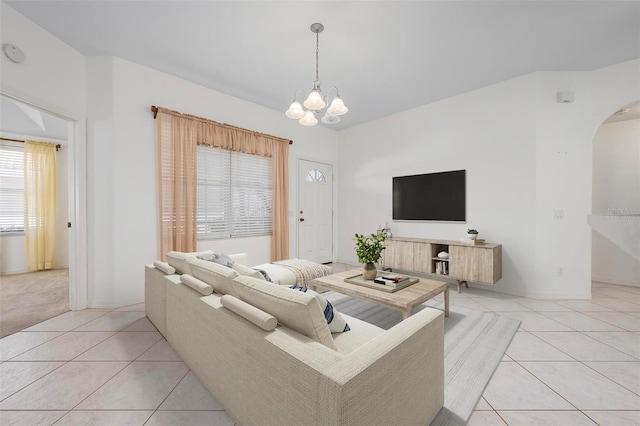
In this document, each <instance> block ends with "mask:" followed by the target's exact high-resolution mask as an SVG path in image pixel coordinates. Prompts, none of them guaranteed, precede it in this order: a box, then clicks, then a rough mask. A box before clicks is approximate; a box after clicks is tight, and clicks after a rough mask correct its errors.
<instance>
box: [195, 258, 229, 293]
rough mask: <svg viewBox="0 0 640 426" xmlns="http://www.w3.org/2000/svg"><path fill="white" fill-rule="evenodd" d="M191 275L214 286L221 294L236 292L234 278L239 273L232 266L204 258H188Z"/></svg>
mask: <svg viewBox="0 0 640 426" xmlns="http://www.w3.org/2000/svg"><path fill="white" fill-rule="evenodd" d="M187 262H188V264H189V269H190V270H191V275H193V276H194V277H195V278H197V279H199V280H200V281H204V282H205V283H207V284H209V285H210V286H211V287H213V291H215V292H216V293H219V294H232V295H234V294H235V291H234V290H233V287H234V281H233V279H234V278H236V277H237V276H238V273H237V272H236V271H234V270H233V269H231V268H227V267H226V266H222V265H220V264H218V263H215V262H210V261H208V260H202V259H197V258H193V259H188V261H187Z"/></svg>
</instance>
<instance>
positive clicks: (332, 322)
mask: <svg viewBox="0 0 640 426" xmlns="http://www.w3.org/2000/svg"><path fill="white" fill-rule="evenodd" d="M289 288H290V289H292V290H298V291H301V292H303V293H307V294H310V295H312V296H313V297H315V298H316V300H317V301H318V303H320V307H321V308H322V311H323V312H324V319H325V320H326V321H327V324H328V325H329V330H330V331H331V332H332V333H342V332H344V331H349V330H351V328H350V327H349V324H347V321H346V320H345V319H344V317H343V316H342V314H341V313H340V312H338V311H337V310H336V309H335V308H334V307H333V305H332V304H331V302H329V301H328V300H327V299H326V298H325V297H324V296H323V295H321V294H320V293H317V292H315V291H313V290H309V289H308V288H306V287H300V286H297V285H292V286H291V287H289Z"/></svg>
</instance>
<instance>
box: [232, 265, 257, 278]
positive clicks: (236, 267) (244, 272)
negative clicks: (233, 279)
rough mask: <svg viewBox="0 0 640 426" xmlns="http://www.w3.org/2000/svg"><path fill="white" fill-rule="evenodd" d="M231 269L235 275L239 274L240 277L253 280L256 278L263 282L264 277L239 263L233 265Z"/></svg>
mask: <svg viewBox="0 0 640 426" xmlns="http://www.w3.org/2000/svg"><path fill="white" fill-rule="evenodd" d="M231 269H233V270H234V271H236V272H237V273H239V274H240V275H246V276H247V277H253V278H257V279H259V280H264V277H263V276H262V274H261V273H260V272H258V271H256V270H255V269H253V268H249V267H248V266H244V265H243V264H241V263H237V262H236V263H234V264H233V266H232V267H231Z"/></svg>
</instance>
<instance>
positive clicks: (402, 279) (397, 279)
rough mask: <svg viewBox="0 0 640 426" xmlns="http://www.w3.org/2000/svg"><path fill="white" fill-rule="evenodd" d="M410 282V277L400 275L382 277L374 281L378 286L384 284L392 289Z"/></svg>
mask: <svg viewBox="0 0 640 426" xmlns="http://www.w3.org/2000/svg"><path fill="white" fill-rule="evenodd" d="M408 281H409V277H407V276H405V275H399V274H387V275H382V276H379V277H377V278H375V279H374V280H373V282H374V283H376V284H382V285H386V286H389V287H391V288H394V287H398V286H402V285H404V284H406V283H407V282H408Z"/></svg>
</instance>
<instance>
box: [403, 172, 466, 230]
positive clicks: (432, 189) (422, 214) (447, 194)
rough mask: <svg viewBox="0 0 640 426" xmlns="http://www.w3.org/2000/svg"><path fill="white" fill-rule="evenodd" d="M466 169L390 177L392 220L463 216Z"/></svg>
mask: <svg viewBox="0 0 640 426" xmlns="http://www.w3.org/2000/svg"><path fill="white" fill-rule="evenodd" d="M465 187H466V170H455V171H451V172H440V173H428V174H422V175H413V176H397V177H394V178H393V220H441V221H447V222H449V221H450V222H464V221H465V220H466V203H465V200H466V193H465V192H466V188H465Z"/></svg>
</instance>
